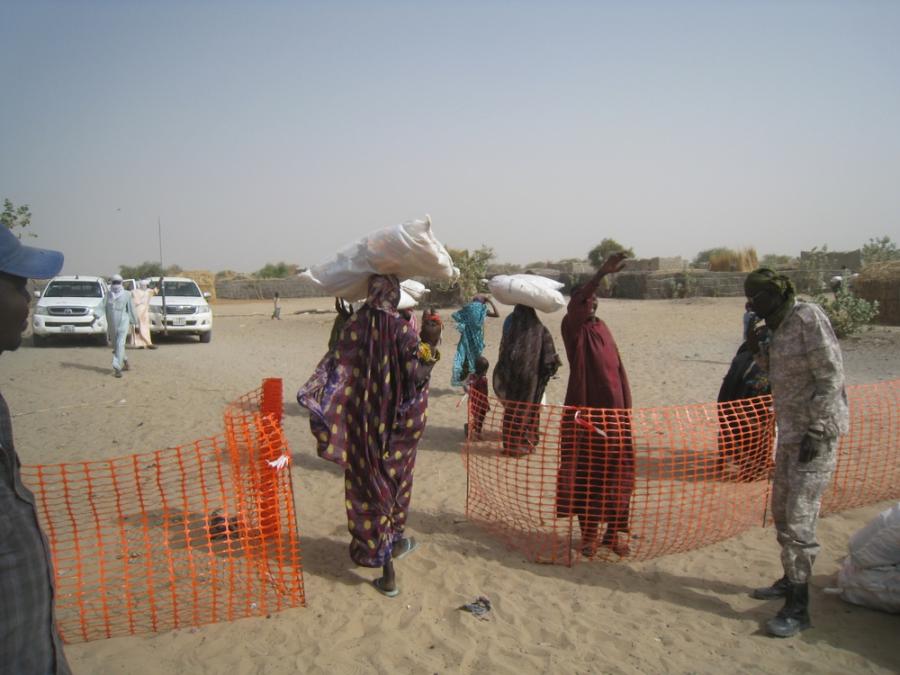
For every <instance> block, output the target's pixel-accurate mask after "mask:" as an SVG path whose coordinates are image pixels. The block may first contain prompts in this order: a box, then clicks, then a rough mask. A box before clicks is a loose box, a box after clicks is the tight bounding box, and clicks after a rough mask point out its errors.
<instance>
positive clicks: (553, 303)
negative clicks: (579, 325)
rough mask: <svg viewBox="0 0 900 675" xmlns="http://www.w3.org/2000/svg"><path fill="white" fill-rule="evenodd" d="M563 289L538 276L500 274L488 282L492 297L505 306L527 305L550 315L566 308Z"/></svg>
mask: <svg viewBox="0 0 900 675" xmlns="http://www.w3.org/2000/svg"><path fill="white" fill-rule="evenodd" d="M562 287H563V285H562V284H561V283H559V282H558V281H554V280H553V279H548V278H547V277H542V276H539V275H537V274H498V275H497V276H495V277H494V278H493V279H491V280H490V281H489V282H488V288H489V289H490V290H491V295H493V296H494V298H496V299H497V300H498V301H499V302H502V303H503V304H504V305H527V306H528V307H534V308H535V309H539V310H540V311H542V312H547V313H548V314H549V313H550V312H556V311H558V310H560V309H562V308H563V307H565V306H566V300H565V298H563V295H562V293H560V292H559V289H560V288H562Z"/></svg>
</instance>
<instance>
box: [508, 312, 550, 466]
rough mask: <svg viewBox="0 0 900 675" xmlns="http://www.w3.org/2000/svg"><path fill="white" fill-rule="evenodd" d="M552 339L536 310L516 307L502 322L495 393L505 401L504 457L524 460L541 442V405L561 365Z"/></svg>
mask: <svg viewBox="0 0 900 675" xmlns="http://www.w3.org/2000/svg"><path fill="white" fill-rule="evenodd" d="M560 363H561V362H560V359H559V355H558V354H557V353H556V346H555V345H554V344H553V336H551V335H550V331H549V330H547V327H546V326H544V324H542V323H541V321H540V319H538V317H537V313H536V312H535V311H534V308H532V307H527V306H525V305H516V306H515V308H514V309H513V311H512V314H510V315H509V316H508V317H506V321H504V323H503V337H502V338H501V339H500V355H499V357H498V358H497V365H496V366H495V367H494V382H493V384H494V393H495V394H496V395H497V397H498V398H500V399H501V400H502V401H503V406H504V407H503V454H505V455H509V456H512V457H522V456H525V455H530V454H531V453H532V452H534V449H535V447H536V446H537V444H538V440H539V430H538V429H539V426H540V420H541V410H540V406H539V405H537V404H538V403H540V402H541V398H542V397H543V396H544V389H546V387H547V382H549V380H550V378H551V377H552V376H553V375H555V374H556V371H557V370H558V369H559V366H560Z"/></svg>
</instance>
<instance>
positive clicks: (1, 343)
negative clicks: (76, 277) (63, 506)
mask: <svg viewBox="0 0 900 675" xmlns="http://www.w3.org/2000/svg"><path fill="white" fill-rule="evenodd" d="M62 264H63V255H62V253H59V252H58V251H48V250H44V249H39V248H34V247H31V246H23V245H22V243H21V242H20V241H19V240H18V238H16V236H15V235H14V234H13V233H12V232H10V231H9V229H8V228H6V227H0V352H8V351H9V352H11V351H15V350H16V349H18V348H19V345H20V344H21V343H22V331H23V330H24V329H25V327H26V326H27V325H28V307H29V304H30V302H31V298H30V296H29V294H28V290H27V289H26V287H25V286H26V284H27V283H28V279H29V278H32V279H48V278H50V277H52V276H55V275H56V274H57V273H58V272H59V270H60V268H62ZM53 595H54V585H53V567H52V564H51V560H50V546H49V544H48V543H47V539H46V538H45V537H44V535H43V533H42V532H41V529H40V526H39V524H38V518H37V510H36V509H35V503H34V495H32V494H31V491H30V490H29V489H28V488H27V487H25V485H24V484H23V483H22V478H21V476H20V474H19V456H18V455H17V454H16V451H15V448H14V446H13V434H12V422H11V420H10V415H9V408H8V407H7V405H6V401H5V400H4V399H3V397H2V396H0V671H2V672H4V673H40V674H41V675H45V674H49V673H53V674H54V675H60V674H63V675H64V674H68V673H70V671H69V664H68V663H67V662H66V657H65V655H64V654H63V650H62V643H61V641H60V639H59V633H58V632H57V630H56V623H55V620H54V616H53Z"/></svg>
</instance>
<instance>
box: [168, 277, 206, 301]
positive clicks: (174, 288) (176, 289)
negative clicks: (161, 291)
mask: <svg viewBox="0 0 900 675" xmlns="http://www.w3.org/2000/svg"><path fill="white" fill-rule="evenodd" d="M165 293H166V295H173V296H174V295H177V296H180V297H182V298H199V297H201V296H202V295H203V294H202V293H200V289H199V288H197V284H195V283H194V282H193V281H167V282H166V288H165Z"/></svg>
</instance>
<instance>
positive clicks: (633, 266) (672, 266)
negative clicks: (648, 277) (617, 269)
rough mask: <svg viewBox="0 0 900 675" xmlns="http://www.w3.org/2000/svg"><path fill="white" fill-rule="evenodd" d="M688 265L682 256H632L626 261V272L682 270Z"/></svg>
mask: <svg viewBox="0 0 900 675" xmlns="http://www.w3.org/2000/svg"><path fill="white" fill-rule="evenodd" d="M685 267H686V265H685V261H684V260H682V259H681V256H676V257H674V258H630V259H628V260H626V261H625V268H624V269H625V271H626V272H660V271H670V272H680V271H682V270H683V269H684V268H685Z"/></svg>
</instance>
